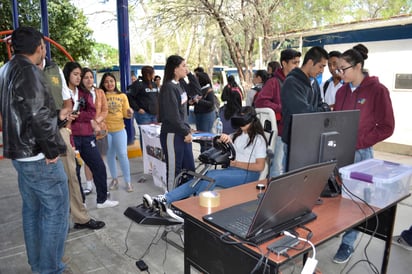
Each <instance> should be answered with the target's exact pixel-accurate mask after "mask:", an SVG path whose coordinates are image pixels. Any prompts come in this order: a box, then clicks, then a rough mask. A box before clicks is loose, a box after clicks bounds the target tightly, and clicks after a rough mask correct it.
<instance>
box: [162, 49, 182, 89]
mask: <svg viewBox="0 0 412 274" xmlns="http://www.w3.org/2000/svg"><path fill="white" fill-rule="evenodd" d="M184 60H185V59H183V57H181V56H179V55H170V56H169V57H168V58H167V60H166V66H165V72H164V76H163V84H165V83H166V82H169V81H172V80H173V79H174V78H175V68H177V67H178V66H180V64H181V63H182V62H183V61H184Z"/></svg>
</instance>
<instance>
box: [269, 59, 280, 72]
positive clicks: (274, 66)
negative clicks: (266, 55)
mask: <svg viewBox="0 0 412 274" xmlns="http://www.w3.org/2000/svg"><path fill="white" fill-rule="evenodd" d="M280 67H281V65H280V64H279V62H278V61H271V62H269V63H268V68H271V69H272V73H275V71H276V70H277V69H278V68H280Z"/></svg>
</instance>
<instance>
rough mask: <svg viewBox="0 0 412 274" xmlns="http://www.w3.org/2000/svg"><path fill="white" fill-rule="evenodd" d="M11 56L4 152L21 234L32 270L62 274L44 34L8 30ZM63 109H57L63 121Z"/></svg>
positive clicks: (2, 98)
mask: <svg viewBox="0 0 412 274" xmlns="http://www.w3.org/2000/svg"><path fill="white" fill-rule="evenodd" d="M11 39H12V48H13V54H14V56H13V57H12V59H11V60H10V61H9V62H8V63H6V64H5V65H4V66H3V67H2V68H1V69H0V114H1V116H2V126H3V131H4V134H3V145H4V148H3V153H4V156H5V157H6V158H9V159H12V162H13V166H14V167H15V169H16V171H17V174H18V184H19V190H20V194H21V198H22V202H23V209H22V215H23V232H24V239H25V244H26V252H27V257H28V262H29V264H30V266H31V270H32V272H33V273H61V272H63V270H64V269H65V265H64V263H62V257H63V253H64V245H65V240H66V236H67V231H68V225H69V222H68V219H69V193H68V186H67V176H66V174H65V172H64V168H63V164H62V162H61V160H60V157H59V156H60V155H61V154H64V153H65V152H66V145H65V143H64V142H63V139H62V137H61V136H60V133H59V129H58V126H57V123H58V119H57V111H56V109H55V105H54V101H53V98H52V97H51V95H50V91H49V89H48V84H47V83H46V79H45V77H44V75H43V72H42V71H41V70H39V69H38V68H37V67H36V65H38V64H40V63H41V62H42V61H43V59H42V52H43V48H44V47H45V44H44V41H43V35H42V34H41V33H40V32H39V31H37V30H35V29H33V28H31V27H20V28H18V29H16V30H15V31H13V34H12V37H11ZM67 115H68V113H61V114H60V117H59V119H60V120H64V118H65V116H67Z"/></svg>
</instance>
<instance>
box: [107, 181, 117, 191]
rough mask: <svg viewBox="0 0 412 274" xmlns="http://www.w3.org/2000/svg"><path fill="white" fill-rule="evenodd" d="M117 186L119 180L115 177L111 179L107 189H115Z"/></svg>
mask: <svg viewBox="0 0 412 274" xmlns="http://www.w3.org/2000/svg"><path fill="white" fill-rule="evenodd" d="M118 188H119V181H117V179H113V180H112V182H111V183H110V186H109V189H110V190H116V189H118Z"/></svg>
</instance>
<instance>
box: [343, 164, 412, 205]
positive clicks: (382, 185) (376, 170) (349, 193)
mask: <svg viewBox="0 0 412 274" xmlns="http://www.w3.org/2000/svg"><path fill="white" fill-rule="evenodd" d="M339 172H340V173H341V176H342V181H343V184H344V187H342V197H343V198H347V199H351V197H352V198H353V199H354V200H356V201H360V199H361V200H363V201H366V202H367V203H369V204H370V205H373V206H376V207H380V208H382V207H385V206H387V205H389V204H391V203H393V202H394V201H396V200H398V199H400V198H402V197H404V196H406V195H408V194H409V185H410V183H411V179H412V166H407V165H403V164H398V163H393V162H388V161H383V160H378V159H369V160H365V161H362V162H359V163H355V164H352V165H349V166H345V167H342V168H340V169H339ZM353 194H354V195H353ZM355 195H356V196H357V197H356V196H355Z"/></svg>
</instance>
